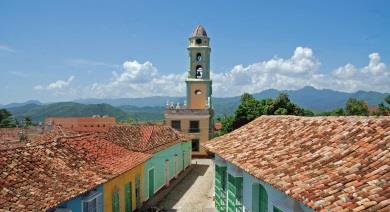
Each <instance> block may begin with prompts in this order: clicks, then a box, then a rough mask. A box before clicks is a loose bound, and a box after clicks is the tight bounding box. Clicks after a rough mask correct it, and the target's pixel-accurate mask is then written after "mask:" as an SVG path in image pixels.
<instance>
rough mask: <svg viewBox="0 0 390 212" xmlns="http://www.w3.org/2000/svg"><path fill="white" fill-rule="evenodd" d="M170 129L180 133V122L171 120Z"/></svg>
mask: <svg viewBox="0 0 390 212" xmlns="http://www.w3.org/2000/svg"><path fill="white" fill-rule="evenodd" d="M171 127H172V128H174V129H176V130H179V131H180V130H181V122H180V120H172V121H171Z"/></svg>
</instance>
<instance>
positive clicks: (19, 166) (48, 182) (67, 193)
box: [0, 134, 149, 211]
mask: <svg viewBox="0 0 390 212" xmlns="http://www.w3.org/2000/svg"><path fill="white" fill-rule="evenodd" d="M48 138H50V139H49V140H47V141H40V142H32V143H19V144H18V145H14V146H0V147H2V149H0V168H1V173H0V185H1V187H0V209H5V210H16V211H32V210H39V211H41V210H45V209H48V208H52V207H55V206H56V205H58V204H59V203H61V202H64V201H66V200H68V199H70V198H73V197H75V196H77V195H79V194H81V193H84V192H86V191H88V190H90V189H92V188H94V187H96V186H97V185H99V184H101V183H104V182H106V181H107V180H109V179H111V178H113V177H115V176H117V175H119V174H121V173H124V172H125V171H127V170H130V169H132V168H134V167H136V166H138V165H140V164H141V163H142V162H144V161H146V160H147V159H148V158H149V155H147V154H144V153H140V152H131V151H129V150H127V149H125V148H123V147H120V146H118V145H116V144H114V143H112V142H109V141H107V140H105V139H102V138H101V137H100V136H97V135H94V134H86V135H79V136H73V137H60V138H58V139H51V137H48Z"/></svg>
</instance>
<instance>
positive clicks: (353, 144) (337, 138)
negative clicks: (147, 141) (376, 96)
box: [204, 116, 390, 211]
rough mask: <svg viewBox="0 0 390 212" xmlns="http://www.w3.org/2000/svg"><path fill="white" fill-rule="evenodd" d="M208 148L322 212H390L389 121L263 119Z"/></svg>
mask: <svg viewBox="0 0 390 212" xmlns="http://www.w3.org/2000/svg"><path fill="white" fill-rule="evenodd" d="M204 146H205V147H206V148H207V149H208V150H210V151H211V152H214V153H216V154H217V155H219V156H221V157H222V158H224V159H226V160H227V161H229V162H231V163H233V164H235V165H237V166H239V167H240V168H242V169H243V170H245V171H246V172H248V173H250V174H251V175H253V176H255V177H257V178H258V179H260V180H262V181H264V182H266V183H269V184H271V185H272V186H274V187H275V188H277V189H279V190H280V191H282V192H285V193H286V194H288V195H289V196H291V197H293V198H294V199H296V200H297V201H300V202H302V203H304V204H305V205H307V206H309V207H312V208H314V209H316V210H322V209H326V210H338V209H340V208H343V209H345V210H356V211H359V210H381V209H384V210H387V211H389V210H390V195H389V194H390V183H389V181H390V118H389V117H311V118H309V117H296V116H261V117H259V118H257V119H256V120H254V121H252V122H251V123H249V124H247V125H245V126H243V127H241V128H239V129H237V130H235V131H233V132H231V133H229V134H226V135H224V136H221V137H218V138H215V139H213V140H211V141H208V142H207V143H206V144H205V145H204Z"/></svg>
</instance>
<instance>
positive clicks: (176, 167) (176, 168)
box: [174, 154, 179, 178]
mask: <svg viewBox="0 0 390 212" xmlns="http://www.w3.org/2000/svg"><path fill="white" fill-rule="evenodd" d="M178 163H179V159H178V156H177V154H175V164H174V165H175V178H177V173H178V172H179V165H178Z"/></svg>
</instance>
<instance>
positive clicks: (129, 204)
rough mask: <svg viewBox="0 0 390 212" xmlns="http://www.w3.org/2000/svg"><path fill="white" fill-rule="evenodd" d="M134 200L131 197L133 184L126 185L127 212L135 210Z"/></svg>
mask: <svg viewBox="0 0 390 212" xmlns="http://www.w3.org/2000/svg"><path fill="white" fill-rule="evenodd" d="M132 203H133V200H132V196H131V182H129V183H126V185H125V211H126V212H131V211H132V210H133V205H132Z"/></svg>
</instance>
